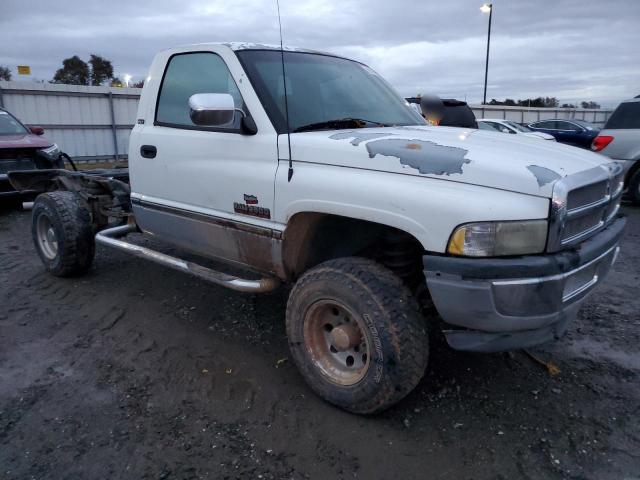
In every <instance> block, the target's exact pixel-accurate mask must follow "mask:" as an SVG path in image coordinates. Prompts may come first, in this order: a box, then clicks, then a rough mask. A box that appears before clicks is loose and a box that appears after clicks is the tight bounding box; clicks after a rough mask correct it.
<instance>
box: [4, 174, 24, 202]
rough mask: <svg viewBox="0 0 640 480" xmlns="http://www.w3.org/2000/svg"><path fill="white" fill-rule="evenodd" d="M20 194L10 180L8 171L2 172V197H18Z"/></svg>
mask: <svg viewBox="0 0 640 480" xmlns="http://www.w3.org/2000/svg"><path fill="white" fill-rule="evenodd" d="M18 195H20V193H19V192H17V191H16V190H15V189H14V188H13V187H12V186H11V183H10V182H9V177H8V176H7V174H6V173H0V198H2V197H16V196H18Z"/></svg>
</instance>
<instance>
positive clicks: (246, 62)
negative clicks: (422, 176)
mask: <svg viewBox="0 0 640 480" xmlns="http://www.w3.org/2000/svg"><path fill="white" fill-rule="evenodd" d="M237 55H238V58H239V59H240V62H241V63H242V64H243V66H244V69H245V71H246V72H247V74H248V75H249V79H250V80H251V83H252V84H253V86H254V88H255V89H256V91H257V93H258V96H259V97H260V101H261V102H262V104H263V105H264V107H265V109H266V111H267V114H268V115H269V118H270V119H271V121H272V122H273V124H274V126H275V128H276V130H277V131H278V133H285V132H286V131H287V128H286V121H285V104H284V82H283V81H282V57H281V52H280V51H279V50H244V51H240V52H237ZM284 61H285V72H286V77H287V103H288V107H289V127H290V131H291V132H293V131H295V130H298V129H300V130H303V129H304V128H303V127H309V126H310V128H307V130H321V129H330V128H331V129H333V128H353V127H354V124H353V123H349V122H344V123H343V124H340V123H335V121H336V120H343V119H359V120H363V121H364V122H362V126H375V125H378V124H379V125H384V126H391V125H424V124H425V121H424V119H423V118H422V117H421V116H420V115H419V114H418V113H416V112H415V111H414V110H412V109H410V108H409V107H408V106H407V104H406V102H405V101H404V99H403V98H402V97H400V96H399V95H398V94H397V93H396V92H395V91H394V90H393V89H392V88H391V87H390V86H389V84H387V82H386V81H384V80H383V79H382V78H381V77H380V76H379V75H377V74H376V73H375V72H374V71H373V70H371V69H370V68H369V67H367V66H365V65H362V64H361V63H358V62H354V61H352V60H346V59H344V58H337V57H331V56H328V55H318V54H313V53H301V52H284ZM326 122H330V123H329V124H327V125H323V123H326ZM331 122H333V123H331Z"/></svg>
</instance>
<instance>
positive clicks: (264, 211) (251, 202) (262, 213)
mask: <svg viewBox="0 0 640 480" xmlns="http://www.w3.org/2000/svg"><path fill="white" fill-rule="evenodd" d="M257 205H258V197H256V196H255V195H247V194H246V193H245V194H244V203H238V202H233V211H234V212H236V213H241V214H242V215H251V216H252V217H260V218H271V211H270V210H269V209H268V208H264V207H258V206H257Z"/></svg>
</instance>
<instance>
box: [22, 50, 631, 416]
mask: <svg viewBox="0 0 640 480" xmlns="http://www.w3.org/2000/svg"><path fill="white" fill-rule="evenodd" d="M283 57H284V63H285V66H286V70H285V74H284V76H285V77H286V82H287V83H286V86H287V97H286V103H285V93H284V88H283V86H284V79H283V66H282V63H281V62H282V58H283ZM287 111H288V115H287ZM287 116H288V118H287ZM287 133H290V144H289V143H288V140H289V138H288V135H287ZM116 173H117V172H116ZM113 175H115V174H114V172H103V173H102V174H98V175H84V174H82V173H67V172H64V171H56V170H50V171H47V172H37V174H36V173H33V175H32V176H30V174H29V173H28V172H20V173H19V174H17V175H13V176H12V181H13V182H14V186H16V187H17V188H31V189H34V188H35V189H38V190H39V191H40V192H42V193H41V194H40V195H39V196H38V198H37V199H36V202H35V205H34V209H33V237H34V242H35V245H36V249H37V251H38V253H39V255H40V257H41V258H42V260H43V262H44V264H45V266H46V268H47V269H48V270H49V271H50V272H51V273H53V274H54V275H60V276H67V275H75V274H78V273H82V272H84V271H86V270H87V269H88V268H89V266H90V265H91V260H92V257H93V252H94V242H97V243H100V244H104V245H108V246H111V247H115V248H119V249H121V250H124V251H127V252H129V253H132V254H135V255H138V256H142V257H145V258H148V259H150V260H152V261H155V262H158V263H161V264H163V265H167V266H169V267H171V268H175V269H178V270H181V271H185V272H188V273H191V274H193V275H196V276H198V277H201V278H204V279H206V280H208V281H211V282H213V283H216V284H219V285H224V286H227V287H229V288H233V289H236V290H241V291H247V292H264V291H270V290H273V289H275V288H276V287H278V285H279V284H281V283H286V284H290V285H292V288H291V292H290V296H289V300H288V304H287V310H286V329H287V334H288V337H289V343H290V348H291V353H292V356H293V359H294V361H295V363H296V365H297V366H298V368H299V370H300V372H301V373H302V375H303V376H304V378H305V380H306V381H307V382H308V384H309V385H310V386H311V387H312V388H313V390H315V391H316V392H317V393H318V394H319V395H320V396H322V397H323V398H325V399H326V400H328V401H329V402H331V403H333V404H335V405H338V406H339V407H341V408H344V409H346V410H349V411H352V412H357V413H373V412H377V411H379V410H382V409H384V408H386V407H388V406H390V405H392V404H393V403H395V402H397V401H398V400H400V399H401V398H403V397H404V396H406V395H407V394H408V393H409V392H410V391H411V390H412V389H413V388H414V387H415V386H416V385H417V384H418V382H419V381H420V379H421V377H422V376H423V374H424V371H425V368H426V365H427V358H428V340H427V336H428V333H427V332H428V327H430V326H429V325H427V320H426V317H425V315H424V314H423V311H422V309H421V307H422V306H423V305H424V304H428V302H432V304H433V305H434V306H435V308H436V310H437V311H438V313H439V315H440V316H441V317H442V320H443V325H444V335H445V337H446V339H447V341H448V343H449V344H450V345H451V347H453V348H454V349H459V350H467V351H480V352H496V351H503V350H509V349H516V348H523V347H528V346H532V345H536V344H540V343H543V342H546V341H550V340H553V339H556V338H558V337H560V336H561V335H562V334H563V332H564V331H565V330H566V328H567V325H568V323H569V322H570V321H571V320H572V319H573V318H574V317H575V316H576V313H577V310H578V308H579V307H580V305H581V303H582V301H583V300H584V298H585V297H586V295H587V294H588V293H589V292H590V291H591V290H592V289H593V288H594V287H595V286H596V285H597V284H598V283H599V282H601V281H602V279H603V278H604V277H605V275H606V274H607V272H608V271H609V269H610V267H611V265H612V264H613V262H614V261H615V258H616V255H617V252H618V243H619V240H620V237H621V235H622V232H623V229H624V226H625V220H624V218H621V217H620V216H619V215H618V208H619V201H620V195H621V193H622V171H621V168H620V167H619V166H618V165H617V164H616V163H615V162H611V161H609V160H608V159H606V158H605V157H603V156H600V155H598V154H594V153H592V152H588V151H584V150H578V149H575V148H572V147H568V146H564V145H560V144H550V142H549V143H548V144H547V143H544V142H538V141H536V140H531V139H522V138H510V137H509V136H501V135H494V134H491V133H486V132H482V131H478V130H473V129H461V128H449V127H430V126H427V125H426V124H425V122H424V120H423V119H422V118H421V117H420V116H419V115H418V114H417V113H415V112H414V111H413V110H411V109H410V108H408V106H407V104H406V103H405V102H404V100H403V99H402V98H401V97H400V96H399V95H397V94H396V93H395V92H394V91H393V90H392V89H391V88H390V87H389V86H388V84H387V83H386V82H385V81H384V80H383V79H382V78H380V77H379V76H378V75H377V74H375V73H374V72H373V71H371V70H370V69H369V68H368V67H366V66H365V65H362V64H361V63H358V62H355V61H352V60H348V59H345V58H341V57H337V56H333V55H329V54H321V53H317V52H310V51H305V50H298V49H285V51H284V53H282V52H281V51H279V50H278V49H276V48H273V47H269V46H265V45H251V44H202V45H194V46H189V47H182V48H178V49H172V50H167V51H164V52H161V53H160V54H158V55H157V56H156V58H155V60H154V61H153V64H152V66H151V69H150V72H149V77H148V78H147V80H146V82H145V86H144V89H143V93H142V96H141V99H140V104H139V108H138V116H137V123H136V125H135V127H134V129H133V131H132V133H131V138H130V148H129V175H130V180H131V183H130V188H129V185H128V183H127V179H126V178H117V177H114V176H113ZM119 175H120V176H121V177H122V175H123V172H119ZM132 232H141V233H143V234H144V235H153V236H154V237H155V238H157V239H159V240H162V241H165V242H167V243H168V244H172V245H175V246H178V247H181V249H183V250H185V251H189V252H191V253H195V254H197V255H199V256H202V257H206V258H212V259H218V260H223V261H225V262H227V263H229V264H231V265H235V266H236V267H240V270H246V271H252V272H253V278H255V276H256V275H255V274H256V273H257V274H258V276H259V277H260V278H259V279H257V280H255V279H252V276H251V275H249V274H247V275H242V276H231V275H229V274H223V273H220V272H217V271H213V270H211V269H209V268H204V267H202V266H201V265H199V264H196V263H192V262H189V261H186V260H184V259H181V258H175V257H170V256H168V255H165V254H163V253H160V252H157V251H151V250H149V249H148V248H146V247H143V246H140V245H137V244H134V243H131V242H130V241H127V240H126V239H125V238H124V236H125V235H127V234H129V233H132Z"/></svg>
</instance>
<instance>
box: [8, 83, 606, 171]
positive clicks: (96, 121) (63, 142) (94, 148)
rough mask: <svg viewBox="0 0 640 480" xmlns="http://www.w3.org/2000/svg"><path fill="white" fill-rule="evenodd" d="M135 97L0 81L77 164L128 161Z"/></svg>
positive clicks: (545, 111) (539, 113)
mask: <svg viewBox="0 0 640 480" xmlns="http://www.w3.org/2000/svg"><path fill="white" fill-rule="evenodd" d="M139 98H140V89H139V88H111V87H85V86H79V85H57V84H50V83H30V82H5V81H0V106H4V107H5V108H6V109H7V110H9V111H11V113H13V114H14V115H16V116H17V117H18V118H19V119H20V120H22V121H23V122H24V123H27V124H31V125H41V126H42V127H44V128H45V130H46V132H45V135H46V136H47V138H49V139H51V140H52V141H54V142H56V143H57V144H58V145H59V146H60V148H62V150H63V151H65V152H67V153H68V154H69V155H71V156H72V157H73V158H75V159H78V160H82V159H98V158H115V157H116V156H117V157H119V158H124V157H126V155H127V149H128V146H129V132H130V131H131V129H132V128H133V125H134V123H135V121H136V112H137V109H138V99H139ZM112 107H113V115H112ZM471 108H472V109H473V113H474V114H475V116H476V117H477V118H506V119H509V120H513V121H515V122H519V123H531V122H535V121H536V120H544V119H549V118H567V119H569V118H576V119H580V120H586V121H588V122H592V123H595V124H596V125H599V126H602V125H604V123H605V121H606V120H607V118H609V116H610V115H611V112H612V111H611V110H589V109H566V108H525V107H504V106H497V105H496V106H493V105H471ZM116 145H117V148H116Z"/></svg>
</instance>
